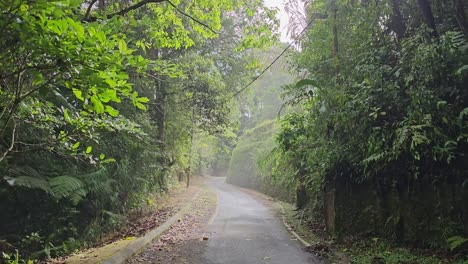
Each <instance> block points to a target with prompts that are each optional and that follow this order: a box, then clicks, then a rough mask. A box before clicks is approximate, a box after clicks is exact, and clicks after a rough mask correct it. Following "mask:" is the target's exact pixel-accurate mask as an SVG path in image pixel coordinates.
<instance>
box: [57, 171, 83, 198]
mask: <svg viewBox="0 0 468 264" xmlns="http://www.w3.org/2000/svg"><path fill="white" fill-rule="evenodd" d="M49 185H50V188H51V190H52V195H53V196H54V197H55V198H56V199H58V200H60V199H64V198H69V199H70V200H72V201H73V202H75V203H78V202H79V201H80V200H81V199H82V198H83V197H84V196H86V191H85V189H84V184H83V182H82V181H80V180H79V179H77V178H75V177H73V176H66V175H65V176H58V177H55V178H52V179H49Z"/></svg>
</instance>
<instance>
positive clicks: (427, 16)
mask: <svg viewBox="0 0 468 264" xmlns="http://www.w3.org/2000/svg"><path fill="white" fill-rule="evenodd" d="M418 6H419V10H420V12H421V15H422V17H423V20H424V23H426V25H427V26H428V27H429V28H430V29H432V32H431V35H432V36H433V37H435V38H437V37H439V34H438V33H437V28H436V25H435V19H434V15H433V14H432V9H431V4H430V3H429V1H428V0H418Z"/></svg>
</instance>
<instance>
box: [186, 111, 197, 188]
mask: <svg viewBox="0 0 468 264" xmlns="http://www.w3.org/2000/svg"><path fill="white" fill-rule="evenodd" d="M194 127H195V107H193V109H192V127H191V128H190V152H189V160H188V163H189V164H188V172H187V186H186V187H187V188H188V187H190V177H192V150H193V133H194V130H195V129H194Z"/></svg>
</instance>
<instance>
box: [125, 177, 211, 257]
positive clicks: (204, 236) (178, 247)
mask: <svg viewBox="0 0 468 264" xmlns="http://www.w3.org/2000/svg"><path fill="white" fill-rule="evenodd" d="M216 202H217V201H216V193H215V192H214V191H213V190H212V189H210V188H209V187H207V186H203V187H202V189H201V193H200V194H199V196H198V197H197V198H196V199H195V200H194V201H193V202H192V204H191V206H190V209H189V210H187V213H185V214H184V215H183V217H181V218H180V219H179V220H178V222H177V223H176V224H174V225H173V226H172V227H171V228H170V229H169V230H167V231H166V232H164V233H163V234H162V235H161V236H160V237H159V238H158V239H157V240H156V241H154V242H153V243H151V244H150V245H149V246H147V247H146V249H145V250H144V251H143V252H142V253H140V254H138V255H136V256H134V257H132V258H131V259H129V260H128V261H127V263H168V264H169V263H198V262H197V260H195V259H194V258H196V257H197V256H199V255H200V253H203V251H204V248H205V245H206V243H207V240H208V239H209V236H210V234H208V233H206V231H205V228H204V227H205V225H206V224H207V223H208V222H209V220H210V218H211V216H212V215H213V213H214V212H215V210H216Z"/></svg>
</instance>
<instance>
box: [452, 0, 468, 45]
mask: <svg viewBox="0 0 468 264" xmlns="http://www.w3.org/2000/svg"><path fill="white" fill-rule="evenodd" d="M453 6H454V8H455V17H456V19H457V23H458V27H459V28H460V30H461V31H462V32H463V34H465V37H468V22H467V21H466V15H465V7H464V4H463V0H453Z"/></svg>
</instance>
